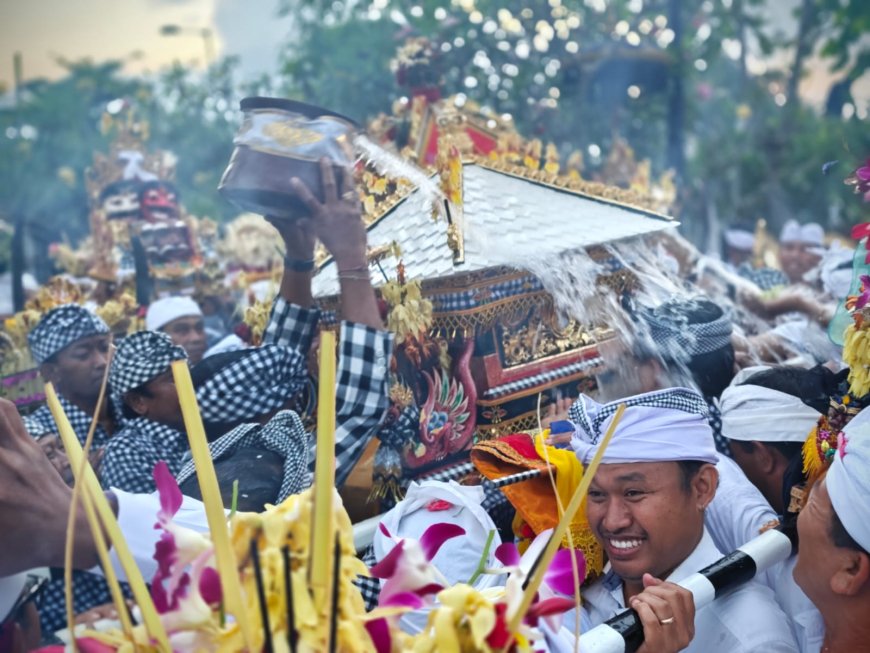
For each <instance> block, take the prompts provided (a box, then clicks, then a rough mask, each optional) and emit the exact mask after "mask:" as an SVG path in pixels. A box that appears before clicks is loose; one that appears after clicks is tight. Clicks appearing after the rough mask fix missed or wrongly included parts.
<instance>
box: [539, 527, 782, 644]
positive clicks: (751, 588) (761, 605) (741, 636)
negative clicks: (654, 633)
mask: <svg viewBox="0 0 870 653" xmlns="http://www.w3.org/2000/svg"><path fill="white" fill-rule="evenodd" d="M721 557H722V553H721V552H720V551H719V549H717V548H716V545H715V544H713V540H712V538H711V537H710V534H709V533H708V532H707V531H706V530H705V531H704V535H703V537H702V538H701V542H700V543H699V544H698V546H697V547H695V550H694V551H692V553H691V554H690V555H689V557H688V558H686V559H685V560H684V561H683V562H682V564H680V565H679V566H678V567H677V568H676V569H675V570H674V571H673V573H671V575H670V576H668V578H667V580H669V581H671V582H674V583H678V582H679V581H681V580H684V579H685V578H687V577H688V576H691V575H692V574H693V573H695V572H696V571H699V570H701V569H703V568H704V567H706V566H708V565H710V564H712V563H713V562H716V561H717V560H719V559H720V558H721ZM622 588H623V585H622V580H621V579H620V578H619V577H618V576H617V575H616V574H615V573H613V571H612V570H610V569H609V565H608V569H607V571H606V573H605V575H604V577H602V578H601V580H599V581H598V582H596V583H595V584H594V585H592V586H591V587H590V588H589V589H587V590H586V591H585V592H584V593H583V603H584V610H583V612H584V613H585V614H583V615H582V618H581V624H582V626H583V630H584V631H585V630H586V629H587V627H594V626H597V625H599V624H602V623H604V622H605V621H607V620H608V619H610V618H612V617H615V616H616V615H617V614H619V613H621V612H623V611H624V610H625V603H624V601H623V595H622ZM573 621H574V615H573V613H572V612H569V613H566V614H565V621H564V625H563V628H562V630H561V632H560V640H563V641H564V639H565V638H564V633H565V630H566V629H567V630H568V631H572V630H573V628H574V624H573ZM548 641H551V642H552V641H553V640H552V639H550V638H549V637H548ZM552 648H553V649H554V650H555V649H557V648H561V647H560V646H553V647H552ZM684 650H685V651H688V652H689V653H750V652H754V651H757V652H759V653H796V652H797V651H798V650H799V649H798V646H797V644H796V643H795V639H794V635H793V634H792V631H791V628H790V626H789V621H788V619H787V618H786V616H785V614H784V613H783V612H782V610H781V609H780V608H779V605H778V604H777V602H776V599H775V598H774V595H773V592H771V590H770V588H768V587H766V586H764V585H763V584H761V583H758V582H756V581H751V582H749V583H746V584H745V585H742V586H741V587H740V588H739V589H737V590H735V591H734V592H733V593H731V594H729V595H728V596H725V597H722V598H719V599H716V600H715V601H714V602H713V603H711V604H709V605H707V606H705V607H703V608H701V609H700V610H697V611H696V612H695V638H694V639H693V640H692V643H691V644H689V646H688V648H686V649H684Z"/></svg>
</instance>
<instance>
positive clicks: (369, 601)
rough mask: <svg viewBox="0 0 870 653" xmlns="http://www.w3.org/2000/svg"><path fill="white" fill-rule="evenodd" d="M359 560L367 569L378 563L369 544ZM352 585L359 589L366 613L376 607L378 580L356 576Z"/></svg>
mask: <svg viewBox="0 0 870 653" xmlns="http://www.w3.org/2000/svg"><path fill="white" fill-rule="evenodd" d="M360 559H361V560H362V561H363V562H364V563H365V566H366V567H368V568H369V569H371V568H372V567H374V566H375V565H376V564H377V563H378V560H377V558H375V548H374V547H373V546H372V545H371V544H370V545H369V546H368V547H366V550H365V551H364V552H363V554H362V556H360ZM353 584H354V585H356V586H357V587H358V588H359V591H360V594H362V597H363V601H365V604H366V610H367V611H371V610H374V609H375V608H376V607H378V599H379V598H380V597H381V581H380V580H379V579H377V578H372V577H370V576H357V577H356V580H354V581H353Z"/></svg>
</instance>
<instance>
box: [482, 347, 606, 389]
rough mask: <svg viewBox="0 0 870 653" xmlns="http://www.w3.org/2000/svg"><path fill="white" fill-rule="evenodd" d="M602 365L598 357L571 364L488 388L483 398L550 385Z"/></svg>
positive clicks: (601, 360)
mask: <svg viewBox="0 0 870 653" xmlns="http://www.w3.org/2000/svg"><path fill="white" fill-rule="evenodd" d="M603 364H604V359H603V358H601V357H600V356H598V357H595V358H589V359H587V360H583V361H578V362H576V363H572V364H571V365H566V366H565V367H560V368H558V369H555V370H550V371H549V372H543V373H542V374H536V375H534V376H530V377H528V378H525V379H519V380H517V381H511V382H510V383H505V384H504V385H500V386H496V387H494V388H490V389H489V390H487V391H486V392H485V393H484V395H483V396H484V397H486V398H487V399H491V398H497V397H502V396H504V395H509V394H513V393H514V392H519V391H521V390H525V389H527V388H535V387H538V386H539V385H542V384H544V383H550V382H552V381H556V380H558V379H562V378H565V377H567V376H571V375H572V374H576V373H577V372H583V371H584V370H589V369H593V368H595V367H598V366H600V365H603Z"/></svg>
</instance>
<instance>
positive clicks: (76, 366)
mask: <svg viewBox="0 0 870 653" xmlns="http://www.w3.org/2000/svg"><path fill="white" fill-rule="evenodd" d="M108 363H109V336H108V335H95V336H88V337H86V338H82V339H81V340H77V341H76V342H74V343H73V344H71V345H70V346H69V347H67V348H66V349H63V350H62V351H60V352H58V353H57V355H56V356H55V358H54V361H52V362H50V363H45V364H44V365H43V370H44V372H45V374H46V376H47V378H48V380H49V381H51V382H52V383H54V385H55V386H56V387H57V390H58V391H59V392H60V393H61V394H62V395H64V396H65V397H66V398H67V399H70V400H72V401H75V400H76V399H80V400H83V401H86V402H91V401H96V399H97V397H98V396H99V394H100V386H102V384H103V376H104V375H105V372H106V366H107V365H108Z"/></svg>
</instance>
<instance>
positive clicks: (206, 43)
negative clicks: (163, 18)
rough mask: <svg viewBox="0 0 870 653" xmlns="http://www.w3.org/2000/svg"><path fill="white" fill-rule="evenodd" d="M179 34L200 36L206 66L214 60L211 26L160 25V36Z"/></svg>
mask: <svg viewBox="0 0 870 653" xmlns="http://www.w3.org/2000/svg"><path fill="white" fill-rule="evenodd" d="M179 34H196V35H197V36H199V37H200V38H202V44H203V48H204V50H205V65H206V68H207V67H208V66H210V65H211V64H212V63H213V62H214V34H213V33H212V31H211V28H209V27H183V26H181V25H163V26H161V27H160V35H161V36H178V35H179Z"/></svg>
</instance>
